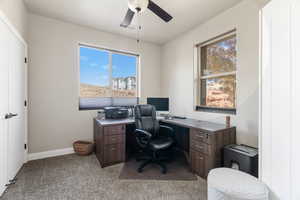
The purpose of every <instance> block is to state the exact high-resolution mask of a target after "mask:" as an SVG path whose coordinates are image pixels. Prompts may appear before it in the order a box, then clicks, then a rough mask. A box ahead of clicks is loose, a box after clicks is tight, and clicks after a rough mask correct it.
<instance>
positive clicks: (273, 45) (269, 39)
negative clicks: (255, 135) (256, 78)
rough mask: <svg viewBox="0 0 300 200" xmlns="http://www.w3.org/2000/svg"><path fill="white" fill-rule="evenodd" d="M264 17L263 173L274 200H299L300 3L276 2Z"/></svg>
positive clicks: (261, 149)
mask: <svg viewBox="0 0 300 200" xmlns="http://www.w3.org/2000/svg"><path fill="white" fill-rule="evenodd" d="M262 16H263V18H262V19H263V26H262V30H263V43H262V47H263V51H262V52H263V53H262V70H261V79H262V90H261V94H262V95H261V97H262V102H261V111H262V118H261V132H260V136H261V138H260V151H261V156H260V158H261V162H260V164H261V170H260V177H261V179H262V180H263V181H264V182H265V183H267V185H268V186H269V187H270V189H271V191H272V196H271V200H279V199H280V200H299V199H300V190H299V185H300V171H299V169H300V156H299V153H300V149H299V141H300V134H299V124H300V116H299V110H300V79H299V74H300V68H299V65H300V57H299V53H300V39H299V34H300V28H299V21H300V2H299V1H298V0H286V1H282V0H272V1H271V3H269V4H268V5H267V6H266V7H265V8H264V9H263V11H262Z"/></svg>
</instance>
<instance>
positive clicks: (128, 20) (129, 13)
mask: <svg viewBox="0 0 300 200" xmlns="http://www.w3.org/2000/svg"><path fill="white" fill-rule="evenodd" d="M133 16H134V12H133V11H132V10H130V9H128V10H127V13H126V16H125V19H124V21H123V22H122V24H121V27H124V28H127V27H128V26H129V25H130V24H131V21H132V19H133Z"/></svg>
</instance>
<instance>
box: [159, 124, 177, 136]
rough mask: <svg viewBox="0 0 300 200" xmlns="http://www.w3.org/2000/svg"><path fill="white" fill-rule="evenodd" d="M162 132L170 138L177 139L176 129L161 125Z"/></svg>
mask: <svg viewBox="0 0 300 200" xmlns="http://www.w3.org/2000/svg"><path fill="white" fill-rule="evenodd" d="M160 131H161V132H163V133H165V134H168V136H169V137H175V132H174V129H173V128H171V127H169V126H165V125H160Z"/></svg>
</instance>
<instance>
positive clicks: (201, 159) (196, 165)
mask: <svg viewBox="0 0 300 200" xmlns="http://www.w3.org/2000/svg"><path fill="white" fill-rule="evenodd" d="M190 159H191V168H192V171H194V172H195V173H196V174H198V175H199V176H200V177H202V178H205V176H206V174H205V172H206V168H205V167H206V166H205V161H206V158H205V156H204V155H203V154H201V153H200V152H198V151H194V150H191V152H190Z"/></svg>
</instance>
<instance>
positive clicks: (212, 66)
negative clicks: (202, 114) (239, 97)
mask: <svg viewBox="0 0 300 200" xmlns="http://www.w3.org/2000/svg"><path fill="white" fill-rule="evenodd" d="M197 52H198V53H199V54H198V55H199V56H198V58H199V60H200V61H199V60H198V62H197V63H198V72H199V73H197V74H198V77H199V78H198V79H197V80H198V82H197V88H198V89H197V90H198V92H197V95H198V97H197V105H196V109H197V110H200V111H211V112H225V113H232V114H235V113H236V55H237V48H236V34H235V31H234V32H233V31H231V32H230V33H226V34H223V35H222V36H219V37H216V38H214V39H212V40H210V41H208V42H205V43H202V44H201V45H198V46H197Z"/></svg>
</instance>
